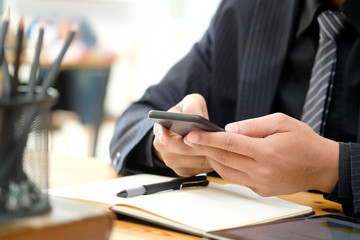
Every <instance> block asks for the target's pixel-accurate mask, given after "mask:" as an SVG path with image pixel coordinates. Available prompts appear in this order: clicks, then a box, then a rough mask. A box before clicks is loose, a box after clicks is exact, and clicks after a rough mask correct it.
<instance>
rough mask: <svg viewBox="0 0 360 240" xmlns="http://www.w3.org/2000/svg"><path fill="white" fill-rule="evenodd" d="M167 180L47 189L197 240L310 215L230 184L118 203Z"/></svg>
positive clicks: (144, 176)
mask: <svg viewBox="0 0 360 240" xmlns="http://www.w3.org/2000/svg"><path fill="white" fill-rule="evenodd" d="M171 179H172V178H169V177H163V176H157V175H150V174H140V175H133V176H127V177H121V178H117V179H112V180H107V181H102V182H95V183H90V184H83V185H76V186H71V187H65V188H53V189H50V190H49V193H50V194H51V195H55V196H61V197H68V198H75V199H82V200H88V201H95V202H102V203H106V204H109V205H110V206H111V207H110V209H111V210H112V211H114V212H118V213H120V214H123V215H127V216H131V217H135V218H138V219H142V220H145V221H149V222H152V223H156V224H160V225H163V226H166V227H169V228H172V229H176V230H179V231H182V232H186V233H190V234H193V235H197V236H202V235H203V233H204V232H208V231H214V230H220V229H226V228H233V227H239V226H245V225H250V224H256V223H263V222H269V221H274V220H279V219H284V218H289V217H295V216H301V215H307V214H311V213H313V211H312V209H311V208H310V207H308V206H303V205H299V204H295V203H292V202H289V201H286V200H282V199H279V198H276V197H261V196H259V195H257V194H256V193H254V192H253V191H252V190H250V189H249V188H246V187H243V186H239V185H235V184H224V185H223V184H217V183H210V184H209V186H207V187H200V188H191V189H183V190H174V191H165V192H160V193H156V194H150V195H143V196H138V197H133V198H119V197H116V196H115V194H116V193H118V192H119V191H121V190H123V189H126V188H131V187H137V186H140V185H143V184H150V183H156V182H162V181H168V180H171Z"/></svg>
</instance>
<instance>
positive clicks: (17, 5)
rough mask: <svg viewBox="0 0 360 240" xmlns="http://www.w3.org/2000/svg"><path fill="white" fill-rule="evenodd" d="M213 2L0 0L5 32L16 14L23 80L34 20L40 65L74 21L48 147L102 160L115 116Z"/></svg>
mask: <svg viewBox="0 0 360 240" xmlns="http://www.w3.org/2000/svg"><path fill="white" fill-rule="evenodd" d="M219 1H220V0H196V1H194V0H151V1H149V0H0V12H1V14H2V15H3V13H4V11H7V9H9V8H10V30H11V31H12V32H13V36H16V30H17V28H18V24H19V20H20V17H21V16H22V17H23V18H24V24H25V26H24V34H25V38H26V45H24V46H25V47H26V49H24V50H23V53H24V55H25V57H24V64H22V66H21V69H20V73H19V74H20V76H19V78H20V80H21V81H24V82H26V81H27V79H26V76H29V71H30V63H31V61H32V58H33V54H34V51H35V44H36V41H37V34H38V29H39V25H40V22H41V21H42V20H45V22H46V25H45V33H44V41H43V49H42V54H41V62H42V66H45V67H46V66H47V65H49V64H50V63H51V62H52V61H53V59H54V58H56V56H57V54H58V53H59V51H60V49H61V46H62V43H63V41H64V39H65V38H66V35H67V32H68V30H69V28H72V27H73V26H72V25H73V23H74V22H76V23H77V25H78V28H79V34H78V36H77V38H76V40H75V41H74V42H73V43H72V45H71V47H70V48H69V50H68V52H67V54H66V56H65V58H64V61H63V65H62V70H61V72H60V74H59V76H58V81H57V85H56V88H58V89H59V91H60V96H61V97H60V101H59V103H58V104H57V106H55V107H54V111H53V116H52V128H53V129H52V132H51V148H52V149H51V151H52V152H54V153H56V154H61V155H69V156H76V157H82V156H95V157H97V158H100V159H102V160H104V161H110V157H109V153H108V149H109V143H110V140H111V137H112V132H113V129H114V125H115V121H116V118H117V117H118V116H119V115H120V114H121V113H122V112H123V111H124V110H125V109H126V107H128V106H129V104H130V103H131V102H133V101H135V100H137V99H138V98H139V97H141V95H142V94H143V92H144V91H145V89H146V88H147V87H148V86H149V85H152V84H155V83H157V82H158V81H160V80H161V79H162V77H163V76H164V75H165V73H166V72H167V70H168V69H169V68H170V67H171V66H172V65H173V64H174V63H176V62H177V61H178V60H180V59H181V58H182V57H183V56H184V55H185V54H186V53H187V52H188V51H189V50H190V48H191V47H192V45H193V44H194V43H195V42H197V41H198V40H200V38H201V37H202V35H203V33H204V32H205V30H206V29H207V27H208V25H209V23H210V20H211V18H212V16H213V14H214V12H215V11H216V8H217V7H218V5H219ZM8 35H9V38H11V36H10V35H11V34H8ZM40 74H41V73H40Z"/></svg>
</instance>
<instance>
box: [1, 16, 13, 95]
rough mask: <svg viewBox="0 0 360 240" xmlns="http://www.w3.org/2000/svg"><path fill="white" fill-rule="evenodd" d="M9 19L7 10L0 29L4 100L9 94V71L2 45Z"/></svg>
mask: <svg viewBox="0 0 360 240" xmlns="http://www.w3.org/2000/svg"><path fill="white" fill-rule="evenodd" d="M9 19H10V10H7V11H6V13H5V14H4V17H3V21H2V26H1V29H0V65H1V68H2V71H3V92H2V96H3V97H4V98H10V92H11V82H10V75H9V69H8V64H7V62H6V59H5V53H4V45H5V37H6V32H7V29H8V26H9Z"/></svg>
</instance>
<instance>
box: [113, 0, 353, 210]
mask: <svg viewBox="0 0 360 240" xmlns="http://www.w3.org/2000/svg"><path fill="white" fill-rule="evenodd" d="M359 11H360V2H359V1H357V0H346V1H345V0H303V1H301V0H234V1H233V0H225V1H223V2H222V3H221V4H220V6H219V9H218V10H217V12H216V14H215V16H214V17H213V19H212V21H211V24H210V26H209V28H208V30H207V31H206V33H205V35H204V36H203V38H202V39H201V40H200V41H199V42H198V43H197V44H195V45H194V47H193V48H192V50H191V51H190V52H189V53H188V54H187V55H186V56H185V57H184V58H183V59H182V60H181V61H180V62H179V63H177V64H176V65H175V66H174V67H173V68H172V69H170V71H169V72H168V73H167V75H166V76H165V77H164V79H163V80H162V81H161V82H160V83H159V84H157V85H154V86H151V87H150V88H148V89H147V91H146V92H145V93H144V95H143V97H142V98H141V99H140V100H139V101H138V102H135V103H133V104H132V105H131V106H130V107H129V108H128V109H127V110H126V111H125V112H124V113H123V115H122V116H121V117H120V118H119V119H118V122H117V125H116V129H115V133H114V136H113V139H112V142H111V146H110V154H111V157H112V159H113V165H114V168H115V170H116V171H117V172H118V173H122V174H129V173H137V172H151V173H158V174H166V175H174V174H177V175H181V176H190V175H194V174H198V173H203V172H208V173H210V172H212V173H213V172H216V173H217V174H219V175H220V176H221V177H222V178H224V179H226V180H230V181H233V182H235V183H239V184H244V185H246V186H248V187H250V188H251V189H253V190H254V191H256V192H257V193H259V194H260V195H263V196H270V195H278V194H290V193H294V192H298V191H306V190H318V191H321V192H323V193H324V194H325V196H326V197H327V198H328V199H330V200H333V201H337V202H340V203H342V205H343V210H344V212H345V213H346V214H348V215H353V216H358V214H359V213H360V143H359V138H360V134H359V123H360V122H359V121H360V120H359V106H360V105H359V102H360V94H359V93H360V68H359V65H360V37H359V33H360V17H359V16H360V15H359V14H358V13H359ZM151 109H157V110H168V111H174V112H183V113H193V114H198V115H201V116H203V117H206V118H208V119H210V120H211V121H213V122H215V123H216V124H218V125H220V126H225V130H226V131H225V132H216V133H209V132H191V133H189V134H188V135H187V136H185V137H184V138H182V137H180V136H178V135H176V134H174V133H172V132H170V131H169V130H167V129H165V128H163V127H161V126H159V125H157V124H155V125H154V124H153V123H152V122H151V121H150V120H149V119H147V113H148V111H149V110H151Z"/></svg>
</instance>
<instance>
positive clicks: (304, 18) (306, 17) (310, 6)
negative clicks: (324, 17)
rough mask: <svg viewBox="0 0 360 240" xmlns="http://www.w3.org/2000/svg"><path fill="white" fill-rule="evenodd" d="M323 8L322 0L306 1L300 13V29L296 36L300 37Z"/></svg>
mask: <svg viewBox="0 0 360 240" xmlns="http://www.w3.org/2000/svg"><path fill="white" fill-rule="evenodd" d="M322 6H323V2H322V1H321V0H305V1H304V5H303V8H302V10H301V13H300V21H299V27H298V30H297V32H296V36H297V37H298V36H300V35H301V34H302V33H303V32H304V31H305V30H306V29H307V28H308V27H309V26H310V24H311V23H312V21H313V19H314V17H315V14H316V12H317V10H318V9H319V8H320V7H322Z"/></svg>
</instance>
